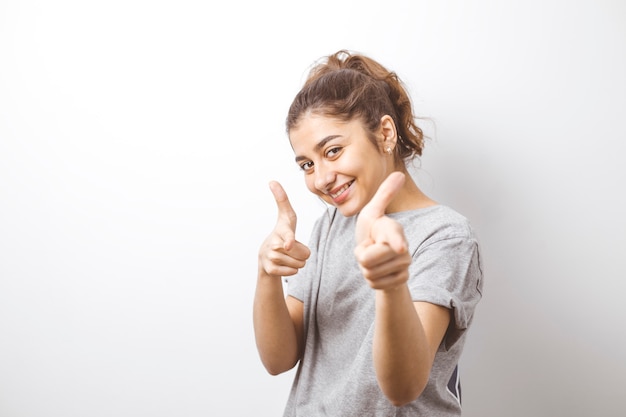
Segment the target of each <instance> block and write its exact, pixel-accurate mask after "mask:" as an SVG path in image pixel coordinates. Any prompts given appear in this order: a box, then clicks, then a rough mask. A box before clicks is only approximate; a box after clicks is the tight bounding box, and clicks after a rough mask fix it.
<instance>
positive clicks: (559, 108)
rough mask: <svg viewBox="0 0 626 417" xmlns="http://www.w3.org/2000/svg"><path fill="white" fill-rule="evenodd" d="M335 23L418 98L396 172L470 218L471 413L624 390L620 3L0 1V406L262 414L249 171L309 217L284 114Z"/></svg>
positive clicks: (548, 406) (492, 413)
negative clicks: (426, 136) (410, 159)
mask: <svg viewBox="0 0 626 417" xmlns="http://www.w3.org/2000/svg"><path fill="white" fill-rule="evenodd" d="M340 48H348V49H353V50H357V51H361V52H365V53H367V54H370V55H372V56H373V57H375V58H377V59H379V60H380V61H381V62H383V63H384V64H386V65H388V66H389V67H390V68H392V69H395V70H396V71H397V72H398V73H399V74H400V76H401V77H402V78H403V79H404V80H405V81H406V83H407V84H408V86H409V88H410V89H411V92H412V95H413V98H414V101H415V104H416V109H417V111H418V113H420V114H422V115H424V116H427V117H431V118H433V119H434V120H435V121H436V124H437V131H436V136H435V137H434V138H433V139H432V140H431V141H430V142H429V143H428V145H427V149H426V152H425V155H424V158H423V161H422V167H421V169H420V170H419V172H418V173H417V174H416V175H417V177H418V179H419V181H420V183H421V185H422V187H423V188H424V190H425V191H427V192H428V193H430V194H431V195H432V196H433V197H434V198H436V199H438V200H440V201H441V202H444V203H446V204H449V205H451V206H453V207H455V208H457V209H458V210H459V211H461V212H463V213H465V214H466V215H467V216H468V217H469V218H470V219H471V220H472V222H473V223H474V226H475V228H476V229H477V231H478V233H479V235H480V237H481V239H482V242H483V250H484V253H483V255H484V260H485V267H486V287H485V289H486V291H485V297H484V299H483V301H482V303H481V304H480V305H479V308H478V311H477V315H476V321H475V326H474V328H473V330H472V333H471V334H470V337H469V340H468V344H467V349H466V352H465V355H464V357H463V363H462V372H463V392H464V403H465V410H466V412H465V415H466V416H467V417H478V416H481V417H500V416H508V417H516V416H550V417H552V416H561V415H563V416H564V415H567V416H580V417H582V416H591V415H602V416H618V415H623V410H624V406H623V399H622V391H623V388H624V376H623V375H625V374H626V354H625V352H626V336H625V335H624V332H623V328H624V325H623V321H624V319H623V318H624V317H626V306H625V304H624V303H623V302H621V301H622V298H623V296H622V294H623V288H624V286H623V284H622V283H623V280H624V278H626V276H625V273H624V271H625V270H626V256H624V255H625V254H626V253H625V252H626V251H625V249H626V222H625V220H624V214H623V213H624V212H626V202H625V198H624V195H623V194H624V193H623V190H624V185H623V180H624V178H626V177H625V174H626V173H625V168H624V164H623V162H622V160H623V153H624V141H625V139H626V128H625V127H624V120H625V119H626V81H625V80H626V77H625V74H626V6H625V5H624V3H623V2H619V1H609V0H600V1H598V0H596V1H591V0H584V1H578V2H573V3H572V2H564V1H556V0H543V1H539V0H534V1H509V2H503V1H488V0H479V1H461V0H459V1H409V0H407V1H399V0H390V1H385V2H378V1H356V0H351V1H344V2H337V1H328V0H320V1H317V2H308V3H303V4H298V3H297V2H292V1H282V2H281V1H277V0H272V1H268V2H255V1H247V2H244V3H238V2H233V3H224V4H221V3H216V2H213V3H211V2H205V1H189V0H183V1H176V2H174V1H161V2H150V1H141V0H125V1H119V0H114V1H108V2H84V1H70V0H59V1H55V2H47V1H35V0H22V1H11V0H5V1H3V2H0V60H1V61H2V62H1V64H0V417H83V416H90V417H99V416H115V417H138V416H150V417H161V416H163V417H166V416H167V417H169V416H177V417H183V416H184V417H187V416H194V417H195V416H244V415H254V416H260V417H265V416H268V417H269V416H278V415H280V412H281V410H282V408H283V405H284V401H285V399H286V397H287V394H288V389H289V385H290V382H291V378H292V377H293V374H292V373H288V374H286V375H282V376H279V377H271V376H269V375H268V374H266V373H265V372H264V370H263V369H262V367H261V365H260V362H259V360H258V357H257V353H256V350H255V346H254V339H253V334H252V326H251V305H252V296H253V291H254V284H255V273H256V251H257V247H258V245H259V244H260V242H261V240H262V239H263V238H264V236H265V235H266V233H268V232H269V230H270V229H271V227H272V225H273V222H274V219H275V207H274V203H273V200H272V198H271V194H270V192H269V190H268V188H267V182H268V181H269V180H270V179H278V180H280V181H281V182H282V183H283V184H284V185H285V187H286V189H287V191H288V193H289V194H290V196H291V199H292V202H293V204H294V206H295V207H296V210H297V211H298V212H299V214H300V223H299V226H300V228H299V233H300V234H301V238H302V239H306V237H307V236H308V235H307V234H308V230H309V228H310V227H311V225H312V222H313V221H314V219H315V217H316V216H317V215H318V213H319V211H320V209H321V206H320V204H319V203H318V202H317V201H316V200H315V199H314V198H313V197H311V196H310V195H308V194H307V191H306V190H305V188H304V186H303V183H302V179H301V177H300V174H299V171H298V169H297V168H296V166H295V164H294V163H293V162H292V155H291V151H290V149H289V146H288V144H287V140H286V136H285V134H284V131H283V121H284V117H285V113H286V110H287V107H288V105H289V103H290V101H291V98H292V97H293V95H294V94H295V92H296V91H297V90H298V89H299V87H300V85H301V82H302V80H303V77H304V75H305V72H306V69H307V67H308V65H309V64H310V63H311V62H312V61H313V60H314V59H316V58H318V57H320V56H322V55H325V54H328V53H331V52H334V51H335V50H337V49H340ZM428 129H430V127H429V128H428ZM431 133H434V132H431Z"/></svg>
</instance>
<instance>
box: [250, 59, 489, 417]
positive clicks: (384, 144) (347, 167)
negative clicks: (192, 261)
mask: <svg viewBox="0 0 626 417" xmlns="http://www.w3.org/2000/svg"><path fill="white" fill-rule="evenodd" d="M414 120H415V117H414V114H413V110H412V106H411V101H410V99H409V96H408V94H407V92H406V91H405V89H404V87H403V85H402V83H401V82H400V80H399V79H398V77H397V76H396V75H395V74H394V73H393V72H390V71H388V70H387V69H386V68H384V67H383V66H382V65H380V64H379V63H378V62H376V61H374V60H373V59H371V58H369V57H366V56H364V55H359V54H353V53H350V52H348V51H343V50H342V51H339V52H337V53H335V54H333V55H330V56H328V57H326V59H325V60H324V61H322V62H321V63H319V64H318V65H317V66H315V67H314V68H313V69H312V71H311V72H310V76H309V78H308V80H307V81H306V82H305V85H304V86H303V88H302V90H301V91H300V92H299V93H298V94H297V95H296V97H295V99H294V101H293V103H292V105H291V107H290V110H289V114H288V117H287V132H288V134H289V140H290V142H291V146H292V148H293V150H294V153H295V160H296V162H297V164H298V165H299V166H300V168H301V169H302V171H303V173H304V179H305V183H306V186H307V188H308V189H309V191H311V192H312V193H313V194H315V195H317V196H318V197H320V198H321V199H323V200H324V201H325V202H326V203H327V204H328V205H329V207H328V211H327V213H325V214H324V215H323V216H322V217H320V218H319V220H318V221H317V223H316V225H315V227H314V229H313V233H312V235H311V240H310V242H309V245H308V246H307V245H305V244H303V243H301V242H298V241H297V240H296V239H295V228H296V218H297V216H296V213H295V211H294V210H293V208H292V206H291V204H290V202H289V199H288V197H287V195H286V193H285V191H284V190H283V188H282V187H281V185H280V184H278V183H277V182H272V183H271V184H270V188H271V191H272V193H273V194H274V197H275V200H276V204H277V206H278V212H279V217H278V221H277V223H276V226H275V228H274V230H273V231H272V233H270V235H269V236H268V237H267V239H266V240H265V241H264V242H263V243H262V245H261V248H260V250H259V269H258V271H259V273H258V279H257V287H256V294H255V299H254V310H253V311H254V330H255V336H256V342H257V348H258V351H259V354H260V357H261V361H262V362H263V364H264V365H265V367H266V369H267V370H268V372H270V373H271V374H279V373H282V372H285V371H288V370H290V369H292V368H293V367H294V366H296V365H297V366H298V373H297V374H296V377H295V380H294V383H293V387H292V390H291V394H290V397H289V399H288V402H287V405H286V408H285V412H284V415H285V416H295V415H341V416H363V415H368V416H390V415H394V416H409V415H435V414H436V415H440V416H458V415H460V414H461V401H460V389H459V384H458V363H459V358H460V356H461V353H462V350H463V346H464V342H465V339H466V335H467V329H468V328H469V326H470V324H471V322H472V317H473V313H474V309H475V307H476V304H477V303H478V301H479V300H480V299H481V292H482V285H483V284H482V282H483V281H482V270H481V265H480V257H479V245H478V242H477V239H476V237H475V235H474V233H473V231H472V228H471V226H470V224H469V222H468V221H467V219H466V218H465V217H463V216H462V215H460V214H459V213H457V212H456V211H454V210H453V209H451V208H449V207H447V206H445V205H441V204H439V203H437V202H435V201H434V200H432V199H430V198H429V197H428V196H427V195H426V194H424V193H423V192H422V191H421V190H420V188H419V187H418V185H417V184H416V183H415V182H414V180H413V179H412V178H411V176H410V175H409V173H408V171H407V166H406V163H407V162H408V161H410V160H412V159H414V158H415V157H417V156H419V155H421V152H422V147H423V135H422V132H421V130H420V129H419V128H418V127H417V126H416V124H415V122H414ZM283 277H288V288H287V296H286V297H285V296H284V290H283V286H282V278H283Z"/></svg>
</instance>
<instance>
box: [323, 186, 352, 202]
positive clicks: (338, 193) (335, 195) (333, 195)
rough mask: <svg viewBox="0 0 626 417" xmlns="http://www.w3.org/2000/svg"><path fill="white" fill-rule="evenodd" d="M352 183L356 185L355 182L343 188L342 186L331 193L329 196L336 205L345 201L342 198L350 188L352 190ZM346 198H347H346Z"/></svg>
mask: <svg viewBox="0 0 626 417" xmlns="http://www.w3.org/2000/svg"><path fill="white" fill-rule="evenodd" d="M352 183H354V180H352V181H350V182H348V183H346V184H344V185H343V186H341V187H340V188H338V189H335V190H333V191H331V192H329V193H328V194H329V195H330V196H331V198H332V199H333V201H334V202H335V204H338V203H340V202H341V200H343V198H341V197H342V196H343V194H344V193H345V192H346V191H347V190H348V188H350V186H351V185H352ZM344 197H345V196H344Z"/></svg>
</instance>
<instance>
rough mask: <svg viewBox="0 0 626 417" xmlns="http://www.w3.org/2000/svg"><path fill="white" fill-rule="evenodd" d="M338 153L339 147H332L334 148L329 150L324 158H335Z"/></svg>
mask: <svg viewBox="0 0 626 417" xmlns="http://www.w3.org/2000/svg"><path fill="white" fill-rule="evenodd" d="M339 151H341V148H340V147H338V146H337V147H334V148H330V149H329V150H328V151H327V152H326V156H327V157H331V156H335V155H337V154H338V153H339Z"/></svg>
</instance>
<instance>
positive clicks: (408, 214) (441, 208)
mask: <svg viewBox="0 0 626 417" xmlns="http://www.w3.org/2000/svg"><path fill="white" fill-rule="evenodd" d="M390 216H391V217H392V218H394V219H395V220H397V221H398V222H399V223H400V224H402V226H403V227H404V229H405V233H407V235H414V234H419V235H420V236H422V238H423V239H427V238H434V239H449V238H462V239H470V240H475V239H476V236H475V233H474V230H473V229H472V225H471V224H470V221H469V219H468V218H467V217H466V216H464V215H463V214H461V213H459V212H458V211H457V210H455V209H453V208H452V207H450V206H447V205H444V204H437V205H433V206H430V207H425V208H420V209H415V210H408V211H403V212H399V213H394V214H392V215H390ZM407 237H409V236H407Z"/></svg>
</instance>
